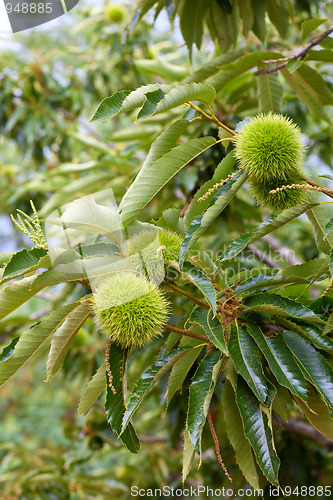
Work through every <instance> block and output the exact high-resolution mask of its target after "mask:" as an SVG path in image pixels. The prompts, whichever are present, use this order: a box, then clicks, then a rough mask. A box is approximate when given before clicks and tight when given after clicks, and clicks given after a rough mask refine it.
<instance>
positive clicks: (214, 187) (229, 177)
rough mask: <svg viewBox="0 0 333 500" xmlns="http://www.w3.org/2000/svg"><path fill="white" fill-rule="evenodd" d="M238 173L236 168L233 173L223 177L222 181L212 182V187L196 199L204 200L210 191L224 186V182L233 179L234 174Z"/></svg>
mask: <svg viewBox="0 0 333 500" xmlns="http://www.w3.org/2000/svg"><path fill="white" fill-rule="evenodd" d="M238 173H239V170H237V172H235V173H233V174H229V175H228V176H227V177H226V178H225V179H223V181H220V182H217V183H216V184H214V186H213V187H212V188H210V189H208V191H207V192H206V193H205V194H204V195H203V196H201V197H200V198H199V199H198V201H204V200H206V199H207V198H208V197H209V196H210V195H211V194H212V193H214V191H216V190H217V189H218V188H219V187H222V186H224V184H226V183H227V182H228V181H230V179H233V178H234V177H235V175H237V174H238Z"/></svg>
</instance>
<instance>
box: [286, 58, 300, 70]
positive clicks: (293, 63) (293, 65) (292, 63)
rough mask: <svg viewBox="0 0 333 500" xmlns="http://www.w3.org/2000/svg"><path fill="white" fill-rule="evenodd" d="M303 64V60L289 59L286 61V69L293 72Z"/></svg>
mask: <svg viewBox="0 0 333 500" xmlns="http://www.w3.org/2000/svg"><path fill="white" fill-rule="evenodd" d="M302 64H303V61H302V60H299V59H290V60H289V61H288V62H287V66H286V68H287V70H288V71H289V73H291V74H292V73H294V72H295V71H297V70H298V69H299V68H300V67H301V66H302Z"/></svg>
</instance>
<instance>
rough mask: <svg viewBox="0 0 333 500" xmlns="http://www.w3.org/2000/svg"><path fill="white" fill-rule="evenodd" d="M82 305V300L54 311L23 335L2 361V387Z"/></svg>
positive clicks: (0, 370)
mask: <svg viewBox="0 0 333 500" xmlns="http://www.w3.org/2000/svg"><path fill="white" fill-rule="evenodd" d="M80 305H81V302H73V303H72V304H68V305H67V306H64V307H61V308H59V309H56V310H55V311H52V312H51V313H49V314H47V315H46V316H44V318H43V319H42V320H41V321H39V322H38V323H37V325H35V326H32V327H31V328H30V329H29V330H27V331H25V332H24V333H23V334H22V335H21V337H20V340H19V341H18V343H17V345H16V347H15V350H14V352H13V354H12V355H11V357H10V358H8V359H6V360H5V361H3V362H1V363H0V387H1V386H3V385H4V384H5V383H6V382H7V381H8V380H9V379H10V378H11V377H12V376H13V375H14V374H15V373H16V372H17V371H18V370H19V369H20V368H21V367H22V366H24V365H25V364H26V363H27V361H29V359H30V358H31V357H32V356H33V355H34V354H35V353H36V352H37V351H38V349H40V347H41V346H42V345H43V344H44V343H45V342H46V341H47V339H48V338H49V337H50V336H51V335H52V334H53V333H54V332H55V331H56V330H57V329H58V328H59V327H60V326H61V324H62V323H63V321H65V320H66V318H67V317H68V315H69V314H70V313H71V312H72V311H73V310H74V309H76V308H77V307H78V306H80Z"/></svg>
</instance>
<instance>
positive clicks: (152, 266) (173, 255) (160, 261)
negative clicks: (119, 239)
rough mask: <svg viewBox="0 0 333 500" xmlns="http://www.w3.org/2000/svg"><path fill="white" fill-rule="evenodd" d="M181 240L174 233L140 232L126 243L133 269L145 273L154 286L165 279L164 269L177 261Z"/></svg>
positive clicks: (167, 231) (159, 231)
mask: <svg viewBox="0 0 333 500" xmlns="http://www.w3.org/2000/svg"><path fill="white" fill-rule="evenodd" d="M181 243H182V238H181V236H179V235H178V234H177V233H175V232H174V231H170V230H163V229H158V230H157V231H148V230H145V231H141V232H140V233H138V234H136V235H135V236H133V237H132V238H131V239H130V240H129V242H128V248H129V253H130V260H131V262H132V265H133V268H134V269H135V270H136V271H139V272H145V273H147V275H148V277H149V279H150V280H151V281H152V282H153V283H154V284H156V285H159V284H160V283H162V281H163V280H164V279H165V267H166V266H167V265H168V262H170V261H173V260H175V261H178V256H179V251H180V245H181Z"/></svg>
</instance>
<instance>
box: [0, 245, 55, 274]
mask: <svg viewBox="0 0 333 500" xmlns="http://www.w3.org/2000/svg"><path fill="white" fill-rule="evenodd" d="M46 254H47V250H45V249H44V248H32V249H31V250H26V249H23V250H21V251H19V252H16V253H15V254H14V255H13V256H12V258H11V259H10V261H9V262H8V264H7V265H6V267H5V270H4V273H3V279H5V278H7V279H10V278H13V277H16V276H20V275H22V274H24V273H26V272H32V271H34V270H36V269H38V266H39V262H40V260H41V259H42V258H43V257H45V255H46ZM44 260H45V259H44ZM44 265H45V264H44Z"/></svg>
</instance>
